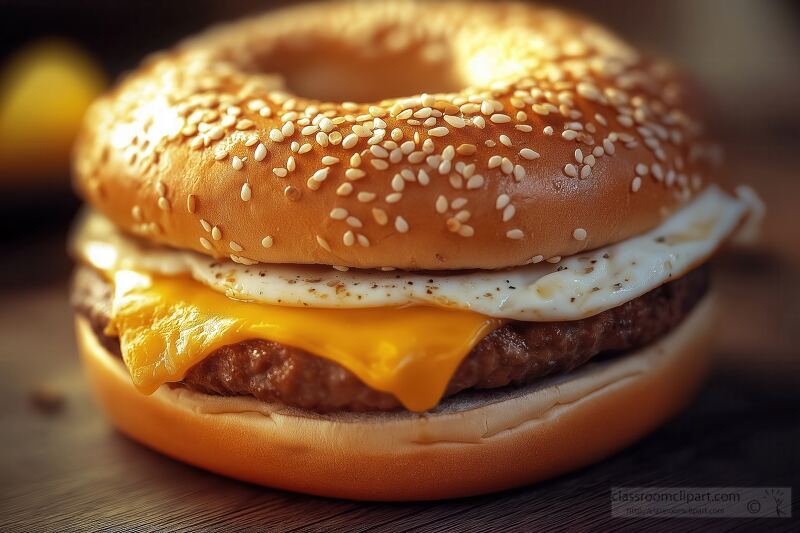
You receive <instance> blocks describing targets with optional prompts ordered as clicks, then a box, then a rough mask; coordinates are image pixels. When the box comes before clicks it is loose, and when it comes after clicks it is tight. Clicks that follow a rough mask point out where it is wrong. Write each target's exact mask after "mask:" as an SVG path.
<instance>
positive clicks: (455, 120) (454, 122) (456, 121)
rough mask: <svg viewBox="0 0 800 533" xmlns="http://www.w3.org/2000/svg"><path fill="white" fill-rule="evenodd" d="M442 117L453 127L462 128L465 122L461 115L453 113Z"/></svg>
mask: <svg viewBox="0 0 800 533" xmlns="http://www.w3.org/2000/svg"><path fill="white" fill-rule="evenodd" d="M443 118H444V121H445V122H447V123H448V124H450V125H451V126H453V127H454V128H463V127H464V126H465V125H466V122H465V121H464V119H463V118H461V117H457V116H454V115H445V116H444V117H443Z"/></svg>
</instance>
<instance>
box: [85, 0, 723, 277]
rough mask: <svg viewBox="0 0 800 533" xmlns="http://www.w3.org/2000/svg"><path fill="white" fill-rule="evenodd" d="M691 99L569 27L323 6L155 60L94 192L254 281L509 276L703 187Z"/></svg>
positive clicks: (623, 52)
mask: <svg viewBox="0 0 800 533" xmlns="http://www.w3.org/2000/svg"><path fill="white" fill-rule="evenodd" d="M685 92H686V91H685V86H684V85H683V84H682V83H681V82H680V80H679V78H678V77H677V76H676V75H675V74H674V73H672V72H671V71H670V70H669V68H668V67H666V66H665V65H664V64H661V63H657V62H654V61H651V60H648V59H646V58H643V57H640V56H639V54H638V53H637V52H636V51H635V50H634V49H632V48H631V47H629V46H628V45H626V44H625V43H624V42H621V41H620V40H618V39H617V38H616V37H615V36H613V35H611V34H609V33H608V32H607V31H606V30H604V29H603V28H601V27H598V26H596V25H594V24H593V23H590V22H587V21H585V20H583V19H580V18H578V17H575V16H573V15H569V14H564V13H561V12H559V11H554V10H550V9H540V8H534V7H529V6H525V5H522V4H503V3H491V4H489V3H486V4H471V3H470V4H468V5H464V4H460V3H458V2H453V3H437V4H433V3H419V4H417V3H412V2H396V3H389V4H386V3H383V2H374V3H357V4H356V5H351V4H342V3H333V4H317V5H311V6H306V7H300V8H292V9H288V10H284V11H279V12H276V13H273V14H267V15H265V16H262V17H259V18H254V19H251V20H248V21H245V22H240V23H236V24H231V25H229V26H224V27H220V28H218V29H215V30H212V31H210V32H208V33H206V34H204V35H202V36H200V37H198V38H195V39H193V40H190V41H187V42H185V43H183V44H182V45H181V46H179V47H177V48H175V49H174V50H171V51H169V52H167V53H165V54H162V55H159V56H155V57H153V58H152V59H151V60H150V61H148V62H146V63H145V64H144V65H143V66H142V67H141V68H139V69H138V70H137V71H136V72H134V73H133V74H132V75H130V76H129V77H128V78H127V79H125V80H123V81H122V82H121V83H120V84H119V85H118V86H117V87H116V89H115V90H113V91H112V92H111V93H109V94H108V95H107V96H105V97H104V98H102V99H100V100H99V101H98V102H96V104H95V105H94V106H93V107H92V108H91V110H90V112H89V113H88V114H87V117H86V119H85V124H84V129H83V133H82V135H81V137H80V139H79V141H78V143H77V148H76V157H75V176H76V186H77V189H78V190H79V191H80V193H81V194H82V195H83V196H84V197H85V198H86V199H87V200H88V201H89V202H91V203H92V204H94V205H95V206H96V207H97V208H99V209H100V210H101V211H102V212H103V213H105V215H106V216H108V217H109V218H111V219H112V220H113V221H114V222H115V223H116V224H118V225H119V226H120V227H122V228H124V229H126V230H128V231H131V232H134V233H137V234H139V235H143V236H145V237H147V238H148V239H151V240H153V241H157V242H160V243H166V244H169V245H173V246H176V247H179V248H189V249H194V250H197V251H199V252H203V253H206V254H209V255H214V256H230V257H231V258H232V259H234V260H236V261H240V262H245V263H249V262H252V261H260V262H266V263H322V264H332V265H344V266H352V267H364V268H376V267H384V266H391V267H398V268H405V269H462V268H472V267H477V268H497V267H509V266H514V265H520V264H525V263H529V262H535V261H540V260H543V259H549V258H553V257H555V256H565V255H571V254H574V253H576V252H578V251H580V250H583V249H589V248H596V247H598V246H602V245H605V244H608V243H611V242H616V241H619V240H622V239H625V238H627V237H629V236H631V235H633V234H636V233H640V232H642V231H645V230H647V229H649V228H652V227H654V226H656V225H657V224H658V223H659V221H660V220H661V219H662V218H663V217H664V216H665V215H666V214H667V213H668V212H669V211H671V210H674V209H675V208H676V207H677V206H678V205H679V204H680V203H682V202H683V201H685V200H686V199H688V198H689V197H690V196H691V195H692V193H693V192H694V191H695V190H697V189H700V188H702V183H703V179H704V178H705V176H706V174H707V170H708V168H707V163H708V161H709V159H710V157H708V156H709V155H710V153H711V152H709V151H708V150H707V149H706V147H705V145H704V144H703V143H702V142H701V136H700V127H699V125H698V123H697V122H696V121H695V120H693V118H692V116H691V114H690V113H689V112H688V111H687V106H688V105H689V104H690V100H689V99H688V98H687V96H686V95H685V94H684V93H685ZM295 93H298V94H295ZM388 97H393V98H388ZM394 97H396V98H394ZM353 101H355V102H363V103H352V102H353Z"/></svg>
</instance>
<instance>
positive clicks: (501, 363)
mask: <svg viewBox="0 0 800 533" xmlns="http://www.w3.org/2000/svg"><path fill="white" fill-rule="evenodd" d="M708 278H709V276H708V268H707V267H706V266H701V267H699V268H696V269H694V270H693V271H691V272H689V273H688V274H687V275H685V276H684V277H682V278H680V279H678V280H675V281H672V282H670V283H667V284H665V285H662V286H661V287H658V288H656V289H654V290H652V291H650V292H648V293H647V294H644V295H642V296H640V297H638V298H636V299H634V300H631V301H629V302H627V303H625V304H623V305H620V306H619V307H615V308H613V309H609V310H607V311H604V312H602V313H600V314H598V315H595V316H592V317H589V318H584V319H581V320H573V321H563V322H509V323H507V324H505V325H504V326H502V327H500V328H498V329H496V330H494V331H493V332H492V333H490V334H489V335H487V336H486V337H485V338H484V339H483V340H481V341H480V342H479V343H478V344H477V345H476V346H475V347H474V348H473V349H472V351H471V352H470V353H469V354H468V355H467V356H466V357H465V358H464V360H463V361H462V362H461V365H460V366H459V367H458V370H457V371H456V373H455V374H454V375H453V377H452V379H451V380H450V383H449V384H448V386H447V390H446V392H445V396H450V395H452V394H456V393H457V392H459V391H462V390H465V389H469V388H477V389H483V388H495V387H503V386H506V385H519V384H524V383H528V382H530V381H532V380H535V379H537V378H540V377H543V376H546V375H549V374H555V373H560V372H568V371H570V370H572V369H574V368H576V367H578V366H580V365H582V364H584V363H585V362H587V361H588V360H589V359H591V358H592V357H594V356H596V355H597V354H601V353H610V352H619V351H623V350H633V349H636V348H638V347H640V346H644V345H646V344H648V343H651V342H653V341H654V340H656V339H657V338H658V337H660V336H662V335H664V334H665V333H667V332H668V331H670V330H671V329H673V328H674V327H675V326H677V325H678V324H679V323H680V322H681V320H683V318H684V317H685V316H686V315H687V314H688V313H689V311H690V310H691V309H692V308H693V307H694V305H695V304H696V303H697V302H698V301H699V300H700V299H701V297H702V296H703V294H705V292H706V291H707V290H708V283H709V279H708ZM110 303H111V285H110V283H109V282H108V281H107V280H106V279H105V278H103V277H102V276H101V275H99V274H98V273H97V272H95V271H94V270H92V269H90V268H87V267H80V268H79V269H78V270H77V272H76V274H75V279H74V285H73V305H74V306H75V307H76V309H77V311H78V312H79V313H81V314H83V315H84V316H86V317H87V318H88V319H89V320H90V321H91V323H92V326H93V328H94V330H95V332H96V333H97V334H98V336H99V337H100V339H101V341H102V342H103V344H104V345H105V346H106V347H107V348H108V349H110V350H111V351H112V352H113V353H116V354H119V340H118V339H117V338H116V337H109V336H107V335H105V334H104V333H103V330H104V328H105V326H106V324H108V320H109V309H110ZM181 385H182V386H185V387H188V388H190V389H193V390H196V391H200V392H204V393H208V394H219V395H250V396H254V397H256V398H258V399H260V400H264V401H270V402H280V403H283V404H287V405H293V406H297V407H303V408H306V409H311V410H314V411H319V412H326V411H337V410H350V411H368V410H391V409H397V408H399V407H401V405H400V403H399V402H398V400H397V398H395V397H394V396H393V395H391V394H388V393H385V392H380V391H377V390H375V389H372V388H370V387H369V386H367V385H366V384H364V383H363V382H362V381H361V380H359V379H358V378H357V377H356V376H355V375H354V374H353V373H352V372H350V371H349V370H346V369H345V368H344V367H342V366H340V365H339V364H337V363H335V362H333V361H329V360H327V359H325V358H323V357H319V356H316V355H314V354H311V353H309V352H307V351H305V350H301V349H299V348H294V347H292V346H286V345H283V344H280V343H277V342H272V341H267V340H260V339H259V340H248V341H244V342H239V343H236V344H231V345H229V346H224V347H222V348H219V349H218V350H216V351H214V352H213V353H211V354H210V355H209V356H208V357H206V358H205V359H204V360H203V361H201V362H200V363H198V364H196V365H195V366H193V367H192V368H191V369H189V371H188V372H187V373H186V376H185V377H184V379H183V381H182V382H181Z"/></svg>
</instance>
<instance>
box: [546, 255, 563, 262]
mask: <svg viewBox="0 0 800 533" xmlns="http://www.w3.org/2000/svg"><path fill="white" fill-rule="evenodd" d="M559 261H561V256H560V255H554V256H553V257H550V258H548V259H547V262H548V263H553V264H555V263H558V262H559Z"/></svg>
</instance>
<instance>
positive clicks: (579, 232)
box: [572, 228, 586, 241]
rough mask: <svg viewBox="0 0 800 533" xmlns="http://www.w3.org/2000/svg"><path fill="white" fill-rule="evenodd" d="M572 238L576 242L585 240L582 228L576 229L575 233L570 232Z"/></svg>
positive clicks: (584, 231)
mask: <svg viewBox="0 0 800 533" xmlns="http://www.w3.org/2000/svg"><path fill="white" fill-rule="evenodd" d="M572 236H573V237H574V238H575V240H577V241H583V240H586V230H585V229H583V228H577V229H576V230H575V231H573V232H572Z"/></svg>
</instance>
